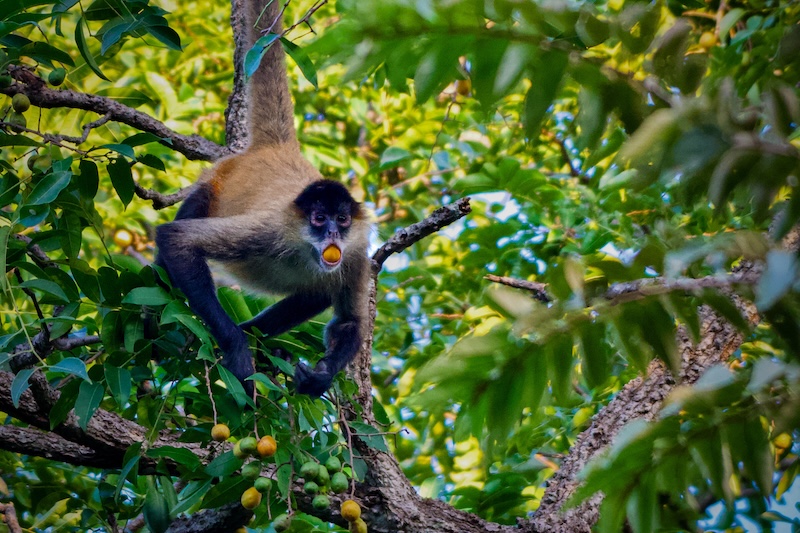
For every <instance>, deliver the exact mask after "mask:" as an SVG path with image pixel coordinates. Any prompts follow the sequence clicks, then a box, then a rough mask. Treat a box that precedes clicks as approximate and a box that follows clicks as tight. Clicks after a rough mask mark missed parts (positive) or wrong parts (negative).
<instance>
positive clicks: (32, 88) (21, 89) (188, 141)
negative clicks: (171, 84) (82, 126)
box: [0, 67, 228, 161]
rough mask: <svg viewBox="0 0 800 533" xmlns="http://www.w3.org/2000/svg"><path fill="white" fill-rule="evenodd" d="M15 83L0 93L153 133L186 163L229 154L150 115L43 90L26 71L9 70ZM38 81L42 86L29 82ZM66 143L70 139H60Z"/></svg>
mask: <svg viewBox="0 0 800 533" xmlns="http://www.w3.org/2000/svg"><path fill="white" fill-rule="evenodd" d="M10 72H11V74H12V76H14V78H15V79H16V80H17V83H14V84H12V85H11V86H10V87H8V88H5V89H2V90H0V92H2V93H4V94H7V95H9V96H13V95H15V94H18V93H21V94H25V95H27V96H28V98H29V99H30V101H31V104H33V105H35V106H38V107H42V108H45V109H53V108H68V109H82V110H84V111H92V112H94V113H98V114H100V115H105V116H107V117H108V119H107V120H114V121H116V122H121V123H123V124H127V125H128V126H131V127H133V128H136V129H138V130H141V131H144V132H148V133H152V134H153V135H156V136H158V137H160V138H161V140H160V141H159V142H160V143H161V144H163V145H164V146H167V147H169V148H172V149H173V150H176V151H178V152H180V153H182V154H183V155H185V156H186V157H187V158H189V159H195V160H202V161H214V160H217V159H219V158H220V157H222V156H224V155H226V154H228V150H227V149H226V148H225V147H223V146H220V145H218V144H217V143H215V142H212V141H209V140H208V139H205V138H203V137H200V136H199V135H182V134H180V133H178V132H176V131H174V130H171V129H170V128H168V127H166V126H165V125H164V124H163V123H162V122H160V121H158V120H156V119H154V118H153V117H151V116H150V115H147V114H145V113H142V112H141V111H137V110H136V109H133V108H131V107H128V106H126V105H124V104H121V103H119V102H117V101H115V100H112V99H111V98H106V97H104V96H97V95H94V94H87V93H80V92H76V91H72V90H69V89H61V90H54V89H50V88H48V87H46V86H44V82H42V81H41V79H39V78H38V77H36V76H35V75H33V74H32V73H31V72H29V71H28V70H27V69H24V68H22V67H16V68H12V69H10ZM31 77H33V78H35V79H38V80H39V82H41V84H39V83H36V82H34V81H33V79H32V78H31ZM63 140H67V141H69V138H67V137H63Z"/></svg>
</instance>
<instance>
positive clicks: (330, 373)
mask: <svg viewBox="0 0 800 533" xmlns="http://www.w3.org/2000/svg"><path fill="white" fill-rule="evenodd" d="M361 278H362V276H358V277H356V278H355V279H356V281H357V282H356V283H354V286H351V287H347V288H346V289H345V290H344V291H343V292H342V294H341V295H340V296H339V297H338V298H336V300H334V303H333V305H334V318H333V320H331V321H330V322H329V323H328V327H327V328H326V330H325V340H326V345H327V348H326V350H325V356H324V357H323V358H322V359H320V360H319V362H318V363H317V364H316V365H315V366H314V368H313V370H312V369H311V368H310V367H308V366H307V365H304V364H303V363H298V364H297V368H296V370H295V376H294V380H295V383H297V391H298V392H300V393H302V394H308V395H309V396H312V397H318V396H321V395H322V394H323V393H324V392H325V391H326V390H328V389H329V388H330V386H331V382H332V381H333V377H334V376H335V375H336V374H337V373H338V372H339V371H340V370H344V367H346V366H347V364H348V363H349V362H350V361H352V360H353V358H354V357H355V355H356V353H358V350H359V349H360V348H361V343H362V342H363V340H364V328H365V321H366V313H367V310H366V306H365V304H364V296H365V295H366V292H367V285H366V284H363V285H362V283H368V282H367V281H365V280H364V279H361Z"/></svg>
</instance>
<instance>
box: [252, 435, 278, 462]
mask: <svg viewBox="0 0 800 533" xmlns="http://www.w3.org/2000/svg"><path fill="white" fill-rule="evenodd" d="M257 450H258V455H260V456H261V457H272V456H273V455H275V452H276V451H278V443H277V442H275V439H274V438H273V437H272V436H271V435H264V436H263V437H261V439H259V441H258V446H257Z"/></svg>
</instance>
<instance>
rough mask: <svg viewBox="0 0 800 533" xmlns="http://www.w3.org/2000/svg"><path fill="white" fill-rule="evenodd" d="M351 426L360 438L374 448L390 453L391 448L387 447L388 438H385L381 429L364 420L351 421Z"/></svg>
mask: <svg viewBox="0 0 800 533" xmlns="http://www.w3.org/2000/svg"><path fill="white" fill-rule="evenodd" d="M350 427H351V428H352V429H353V430H354V431H355V432H356V434H357V435H358V438H359V439H361V440H362V441H363V442H364V444H366V445H367V446H369V447H370V448H372V449H374V450H378V451H380V452H386V453H389V448H387V447H386V440H385V439H384V438H383V435H381V434H380V431H378V430H377V429H375V428H374V427H372V426H370V425H369V424H364V423H363V422H350Z"/></svg>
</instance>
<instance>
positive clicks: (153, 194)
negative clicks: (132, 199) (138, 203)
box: [135, 183, 192, 209]
mask: <svg viewBox="0 0 800 533" xmlns="http://www.w3.org/2000/svg"><path fill="white" fill-rule="evenodd" d="M135 192H136V196H138V197H139V198H141V199H142V200H150V201H152V202H153V209H164V208H165V207H169V206H171V205H175V204H177V203H178V202H180V201H183V200H184V199H185V198H186V197H187V196H189V193H191V192H192V186H189V187H185V188H183V189H180V190H178V191H177V192H174V193H172V194H161V193H160V192H158V191H154V190H153V189H145V188H144V187H142V186H141V185H139V184H138V183H137V184H136V188H135Z"/></svg>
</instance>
